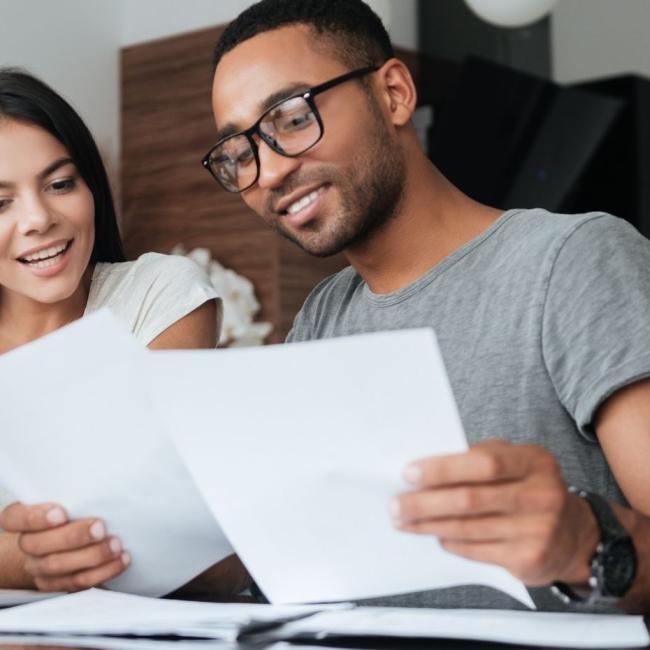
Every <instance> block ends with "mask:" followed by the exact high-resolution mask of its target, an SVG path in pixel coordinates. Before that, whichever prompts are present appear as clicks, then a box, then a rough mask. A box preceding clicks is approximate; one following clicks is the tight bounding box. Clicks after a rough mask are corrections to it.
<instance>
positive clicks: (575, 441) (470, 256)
mask: <svg viewBox="0 0 650 650" xmlns="http://www.w3.org/2000/svg"><path fill="white" fill-rule="evenodd" d="M411 327H432V328H433V329H434V330H435V332H436V335H437V337H438V341H439V343H440V347H441V350H442V354H443V357H444V360H445V364H446V367H447V372H448V374H449V379H450V381H451V385H452V388H453V390H454V395H455V397H456V401H457V403H458V407H459V410H460V414H461V418H462V421H463V425H464V428H465V431H466V434H467V437H468V439H469V441H470V443H475V442H478V441H480V440H484V439H486V438H493V437H501V438H505V439H507V440H510V441H511V442H516V443H528V444H538V445H542V446H544V447H546V448H547V449H548V450H550V451H551V452H552V453H553V454H554V455H555V458H556V459H557V460H558V462H559V463H560V465H561V467H562V470H563V472H564V477H565V479H566V480H567V482H568V483H569V484H572V485H575V486H578V487H581V488H584V489H587V490H590V491H592V492H597V493H599V494H602V495H604V496H606V497H608V498H609V499H611V500H614V501H618V502H620V503H623V504H625V503H626V501H625V498H624V496H623V494H622V492H621V490H620V488H619V486H618V485H617V482H616V480H615V478H614V477H613V475H612V473H611V471H610V470H609V467H608V465H607V462H606V460H605V457H604V455H603V452H602V450H601V448H600V446H599V445H598V442H597V440H596V438H595V436H594V433H593V429H592V421H593V418H594V415H595V412H596V410H597V408H598V406H599V405H600V404H602V402H603V401H604V400H605V399H606V398H607V397H608V396H610V395H611V394H612V393H614V392H615V391H616V390H618V389H619V388H621V387H622V386H625V385H626V384H629V383H631V382H634V381H636V380H639V379H642V378H645V377H648V376H650V241H648V240H647V239H645V238H644V237H643V236H641V235H640V234H639V233H638V232H637V231H636V230H635V229H634V228H633V227H632V226H630V225H629V224H628V223H626V222H625V221H622V220H620V219H617V218H615V217H612V216H611V215H607V214H603V213H590V214H585V215H559V214H552V213H549V212H546V211H544V210H510V211H508V212H506V213H504V214H503V215H502V216H501V217H500V218H499V219H498V220H497V221H496V222H495V223H494V224H492V226H490V227H489V228H488V229H487V230H486V231H485V232H484V233H482V234H481V235H480V236H479V237H477V238H476V239H474V240H472V241H470V242H468V243H467V244H465V245H464V246H462V247H461V248H459V249H458V250H456V251H455V252H454V253H452V254H451V255H450V256H449V257H447V258H446V259H444V260H443V261H442V262H440V263H439V264H437V265H436V266H435V267H434V268H432V269H431V270H430V271H428V272H427V273H425V274H424V275H423V276H421V277H420V278H419V279H418V280H416V281H415V282H414V283H413V284H411V285H409V286H407V287H405V288H403V289H400V290H399V291H396V292H394V293H390V294H374V293H372V291H370V289H369V288H368V286H367V285H366V283H365V282H364V281H363V279H362V278H361V277H360V276H359V274H357V273H356V272H355V271H354V269H353V268H351V267H348V268H346V269H344V270H343V271H341V272H340V273H338V274H336V275H334V276H332V277H330V278H328V279H326V280H324V281H323V282H321V283H320V284H319V285H318V286H317V287H316V288H315V289H314V290H313V291H312V293H311V294H310V295H309V297H308V298H307V300H306V302H305V304H304V306H303V308H302V309H301V311H300V313H299V314H298V315H297V316H296V319H295V322H294V326H293V329H292V330H291V332H290V333H289V336H288V338H287V341H289V342H294V341H305V340H312V339H321V338H329V337H336V336H344V335H349V334H358V333H362V332H374V331H379V330H393V329H402V328H411ZM398 434H399V432H396V435H398ZM531 594H532V595H533V598H534V599H535V601H536V603H537V605H538V607H539V608H540V609H554V610H562V609H563V606H562V605H561V603H560V602H559V601H558V600H557V599H556V598H555V597H554V596H553V595H552V594H550V592H549V591H548V589H531ZM372 603H373V604H387V605H388V604H390V605H408V606H430V607H494V608H518V607H519V604H518V603H517V602H516V601H514V600H513V599H511V598H510V597H509V596H506V595H505V594H502V593H501V592H497V591H495V590H492V589H490V588H486V587H456V588H452V589H446V590H438V591H430V592H423V593H418V594H412V595H406V596H394V597H391V598H385V599H381V601H372Z"/></svg>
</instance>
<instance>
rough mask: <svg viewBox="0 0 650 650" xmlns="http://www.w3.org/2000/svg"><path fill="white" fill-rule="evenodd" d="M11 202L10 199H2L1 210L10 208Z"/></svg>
mask: <svg viewBox="0 0 650 650" xmlns="http://www.w3.org/2000/svg"><path fill="white" fill-rule="evenodd" d="M10 203H11V201H10V200H9V199H0V212H2V211H3V210H5V209H6V208H8V207H9V204H10Z"/></svg>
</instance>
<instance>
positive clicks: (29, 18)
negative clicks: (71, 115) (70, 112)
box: [0, 0, 121, 169]
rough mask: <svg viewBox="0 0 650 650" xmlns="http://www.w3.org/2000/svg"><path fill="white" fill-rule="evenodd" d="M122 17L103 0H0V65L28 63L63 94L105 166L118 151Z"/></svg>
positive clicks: (110, 166)
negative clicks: (84, 123)
mask: <svg viewBox="0 0 650 650" xmlns="http://www.w3.org/2000/svg"><path fill="white" fill-rule="evenodd" d="M120 22H121V13H120V10H119V6H118V7H116V6H115V5H114V4H113V3H112V2H107V1H106V0H56V2H45V1H43V0H0V65H14V66H21V67H24V68H27V69H28V71H30V72H32V73H33V74H35V75H36V76H38V77H40V78H42V79H43V80H44V81H45V82H46V83H48V84H49V85H50V86H52V87H53V88H55V89H56V90H57V91H58V92H59V93H60V94H62V95H63V96H64V97H65V98H66V99H67V100H68V101H69V102H70V103H71V104H72V105H73V106H74V107H75V108H76V109H77V111H78V112H79V113H80V114H81V116H82V118H83V119H84V121H85V122H86V124H87V125H88V127H89V128H90V129H91V131H92V132H93V134H94V136H95V139H96V140H97V144H98V145H99V147H100V149H101V150H102V153H103V155H104V158H105V160H106V162H107V165H108V167H109V169H110V168H114V167H115V165H116V161H117V160H118V151H119V137H118V134H119V96H118V89H119V74H118V65H119V53H118V38H119V33H120Z"/></svg>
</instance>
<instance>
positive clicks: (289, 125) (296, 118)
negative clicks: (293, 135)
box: [276, 111, 314, 132]
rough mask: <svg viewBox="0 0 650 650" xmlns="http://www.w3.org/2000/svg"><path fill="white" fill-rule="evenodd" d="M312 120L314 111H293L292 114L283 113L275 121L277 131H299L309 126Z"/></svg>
mask: <svg viewBox="0 0 650 650" xmlns="http://www.w3.org/2000/svg"><path fill="white" fill-rule="evenodd" d="M313 122H314V113H313V112H312V111H309V112H306V113H294V114H293V115H285V116H283V117H281V118H279V119H278V120H277V122H276V127H277V129H278V131H284V132H287V131H299V130H300V129H305V128H307V127H308V126H311V125H312V124H313Z"/></svg>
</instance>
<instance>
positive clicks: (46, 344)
mask: <svg viewBox="0 0 650 650" xmlns="http://www.w3.org/2000/svg"><path fill="white" fill-rule="evenodd" d="M147 354H149V353H148V352H147V351H146V350H144V349H142V348H141V347H140V346H139V345H138V344H137V343H136V342H135V340H134V339H132V337H131V336H130V334H129V333H128V332H127V331H126V330H124V329H122V326H121V325H120V324H119V323H118V322H117V321H116V320H115V319H114V317H113V316H112V315H111V314H110V313H109V312H107V311H104V312H98V313H96V314H93V315H91V316H88V317H86V318H84V319H82V320H80V321H77V322H75V323H73V324H72V325H69V326H67V327H65V328H63V329H60V330H58V331H56V332H54V333H53V334H51V335H49V336H47V337H44V338H42V339H39V340H37V341H34V342H33V343H30V344H29V345H25V346H23V347H21V348H18V349H17V350H15V351H14V352H10V353H8V354H5V355H3V356H2V357H0V394H2V409H0V430H1V431H2V455H0V477H1V480H2V483H3V486H4V487H5V488H6V489H7V490H8V491H10V492H11V493H13V494H14V495H15V496H16V497H17V498H19V499H20V500H22V501H24V502H27V503H38V502H43V501H55V502H59V503H61V504H62V505H63V506H64V507H66V508H67V510H68V512H69V513H70V515H71V516H72V517H74V518H79V517H87V516H97V517H102V518H103V519H104V520H105V521H106V523H107V525H108V529H109V531H110V532H111V533H112V534H114V535H117V536H119V537H120V538H121V540H122V542H123V544H124V546H125V548H126V550H128V551H129V552H130V553H131V555H132V563H131V566H130V567H129V569H128V570H127V571H126V572H125V573H124V574H122V575H121V576H118V577H117V578H115V579H114V580H112V581H110V582H109V583H108V585H109V586H110V587H111V588H114V589H117V590H121V591H129V592H133V593H141V594H147V595H153V596H156V595H161V594H164V593H167V592H169V591H172V590H173V589H175V588H177V587H179V586H181V585H182V584H184V583H185V582H187V581H188V580H190V579H191V578H193V577H194V576H195V575H197V574H198V573H200V572H201V571H203V570H205V569H206V568H208V567H209V566H210V565H212V564H214V563H216V562H218V561H219V560H221V559H223V558H224V557H226V556H227V555H229V554H231V553H232V552H233V551H232V548H231V546H230V545H229V543H228V541H227V540H226V538H225V537H224V536H223V533H222V532H221V530H220V528H219V526H218V524H217V523H216V521H215V520H214V517H213V516H212V514H211V513H210V511H209V510H208V509H207V507H206V506H205V504H204V502H203V500H202V498H201V496H200V494H199V493H198V492H197V490H196V487H195V485H194V483H193V481H192V479H191V477H190V475H189V473H188V471H187V469H186V467H185V466H184V465H183V463H182V461H181V459H180V458H179V456H178V454H177V452H176V450H175V448H174V446H173V445H172V443H171V441H170V440H169V438H168V437H167V436H166V435H165V434H164V431H163V426H162V424H161V421H160V420H159V419H158V418H157V417H156V415H155V412H154V410H153V408H152V406H151V404H150V402H149V401H148V394H147V392H146V391H145V389H144V387H143V380H142V378H141V376H140V374H139V369H140V368H141V366H140V363H141V359H142V358H144V357H146V355H147Z"/></svg>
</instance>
